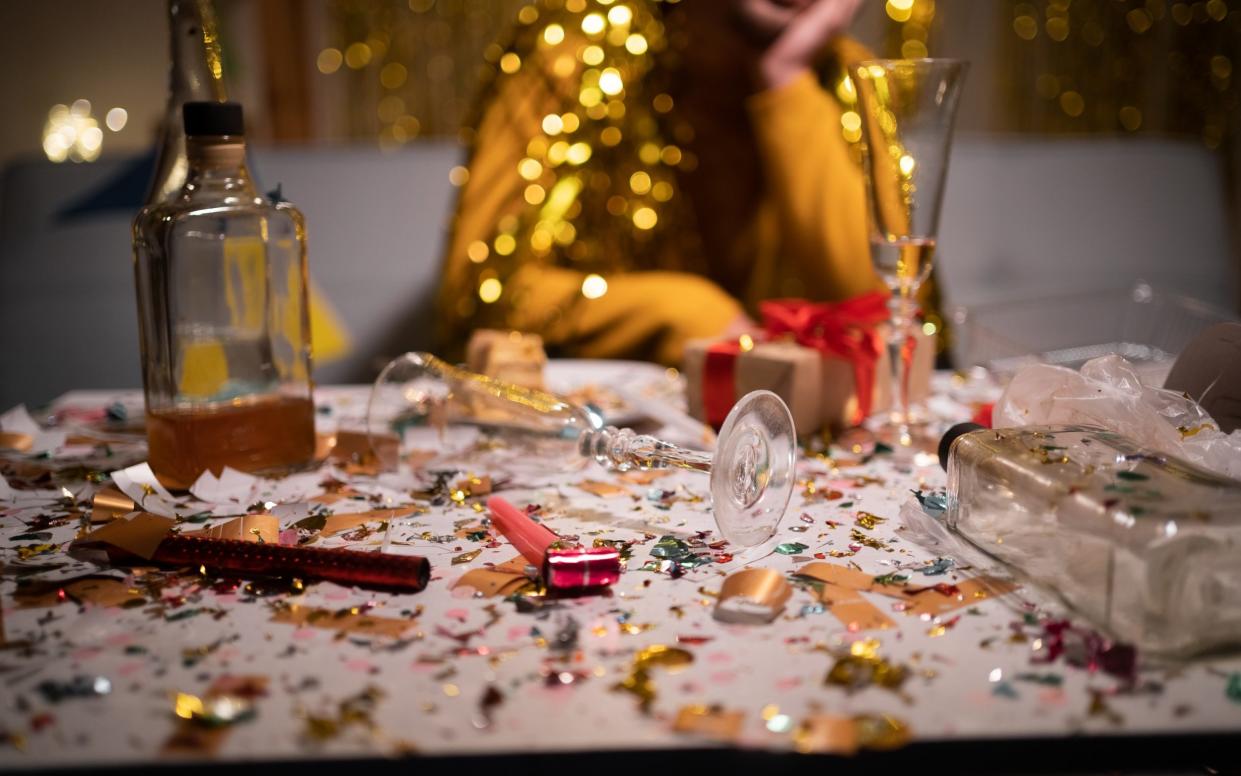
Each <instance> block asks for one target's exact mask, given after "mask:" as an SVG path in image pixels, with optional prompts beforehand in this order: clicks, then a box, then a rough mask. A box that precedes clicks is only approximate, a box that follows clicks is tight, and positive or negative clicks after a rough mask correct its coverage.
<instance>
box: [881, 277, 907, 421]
mask: <svg viewBox="0 0 1241 776" xmlns="http://www.w3.org/2000/svg"><path fill="white" fill-rule="evenodd" d="M912 295H913V292H912V289H907V288H900V289H897V290H896V291H894V292H893V293H892V296H891V298H889V299H888V311H889V313H890V314H891V321H892V327H891V329H890V330H889V331H888V342H887V345H888V361H889V363H890V365H891V368H892V410H891V418H892V424H893V425H894V426H896V435H897V436H896V441H897V442H898V443H900V444H902V445H908V444H909V443H910V442H909V440H910V434H909V362H908V360H907V358H906V355H907V353H908V352H909V351H908V348H909V343H910V338H911V337H912V336H913V299H912Z"/></svg>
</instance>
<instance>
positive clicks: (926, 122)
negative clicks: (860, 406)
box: [853, 59, 968, 451]
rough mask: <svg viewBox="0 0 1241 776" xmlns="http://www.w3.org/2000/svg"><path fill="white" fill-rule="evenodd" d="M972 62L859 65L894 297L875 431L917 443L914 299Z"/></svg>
mask: <svg viewBox="0 0 1241 776" xmlns="http://www.w3.org/2000/svg"><path fill="white" fill-rule="evenodd" d="M967 69H968V63H966V62H964V61H961V60H957V59H875V60H868V61H864V62H860V63H858V64H857V65H855V66H854V72H853V75H854V78H855V79H856V81H857V92H858V110H859V111H860V113H861V116H862V126H863V141H864V142H863V146H864V150H865V154H864V159H865V166H866V184H867V199H868V202H869V206H870V207H869V211H870V231H871V260H872V262H873V263H874V266H875V269H876V271H877V272H878V273H879V276H880V277H881V278H883V281H884V283H886V284H887V286H888V288H889V289H890V290H891V292H892V297H891V299H890V300H889V302H888V309H889V312H890V314H891V324H890V327H889V330H888V336H887V348H888V356H889V358H890V361H891V365H892V397H893V401H892V406H891V407H890V408H889V409H888V410H887V411H886V415H884V416H881V417H880V418H879V419H878V428H877V431H878V434H879V436H880V437H884V438H890V439H891V440H892V441H893V442H895V444H894V447H896V448H897V449H898V451H899V450H900V449H901V448H904V449H905V450H908V449H909V448H910V447H911V446H912V445H913V444H914V440H913V436H912V432H911V424H912V423H913V422H914V420H915V419H916V417H915V416H914V415H913V414H912V413H911V410H910V399H909V365H910V361H911V360H912V357H913V325H914V323H915V321H914V318H915V315H916V307H917V305H916V300H915V295H916V294H917V292H918V289H919V287H920V286H921V285H922V283H923V282H924V281H925V280H926V279H927V277H929V276H930V274H931V266H932V263H933V260H934V256H935V243H936V237H937V234H938V230H939V211H940V206H941V204H942V201H943V194H944V180H945V178H946V176H947V172H948V156H949V151H950V148H951V144H952V128H953V122H954V120H955V118H956V111H957V102H958V99H959V97H960V93H961V86H962V84H963V82H964V80H965V73H966V70H967Z"/></svg>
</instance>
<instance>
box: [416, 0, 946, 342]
mask: <svg viewBox="0 0 1241 776" xmlns="http://www.w3.org/2000/svg"><path fill="white" fill-rule="evenodd" d="M857 7H858V0H729V1H728V2H727V3H716V2H710V1H709V0H685V1H684V2H680V3H670V2H655V1H654V0H641V1H639V0H613V2H610V3H606V4H605V3H603V2H602V1H601V0H600V2H590V3H587V2H586V0H542V2H539V3H537V4H535V5H533V6H529V7H527V8H526V9H523V10H522V12H521V15H520V16H519V22H518V24H517V25H516V27H515V29H514V32H513V33H512V36H511V39H510V41H509V45H508V46H507V47H506V48H505V50H504V51H503V54H502V55H498V56H493V57H492V59H493V61H494V62H495V63H496V67H495V69H494V73H495V77H494V80H492V81H491V82H490V84H489V85H488V86H487V87H486V88H485V89H484V90H483V92H482V95H481V99H480V114H479V119H478V121H477V123H476V125H475V127H474V128H473V129H472V148H471V152H470V156H469V160H468V167H467V169H468V179H467V180H466V181H465V182H464V184H463V185H462V188H461V190H460V196H459V200H458V203H457V210H456V215H455V218H454V221H453V224H452V228H451V234H450V239H449V241H448V249H447V254H446V256H445V258H444V267H443V279H442V285H441V288H440V293H439V297H438V310H437V313H438V314H437V320H438V321H439V324H440V331H439V332H438V335H439V339H440V347H441V349H442V350H443V351H444V352H445V353H446V354H448V355H449V356H451V357H454V358H455V357H459V356H460V354H461V352H462V347H463V344H464V342H465V339H466V338H467V337H468V335H469V332H470V331H471V330H472V329H473V328H476V327H483V326H485V327H492V328H512V329H518V330H522V331H527V332H534V333H537V334H539V335H541V336H542V337H543V339H544V341H545V343H546V344H547V346H548V350H549V352H550V353H552V354H553V355H562V356H570V355H571V356H579V357H593V358H618V357H621V358H641V359H648V360H654V361H659V362H662V363H665V364H677V363H678V362H679V360H680V357H681V352H682V348H683V345H684V343H685V341H686V340H688V339H690V338H701V337H718V336H737V335H739V334H741V333H745V332H747V331H750V330H752V329H753V328H754V323H753V316H754V315H755V314H756V313H757V308H758V304H759V303H760V302H761V301H763V300H765V299H770V298H776V297H804V298H808V299H811V300H830V301H834V300H842V299H846V298H849V297H853V296H856V295H859V294H863V293H866V292H868V291H873V290H880V289H883V288H884V286H883V283H882V282H881V281H880V280H879V279H878V276H877V275H876V274H875V272H874V270H873V268H872V266H871V262H870V254H869V240H868V231H867V230H868V225H867V213H866V208H867V204H866V188H865V180H864V174H863V170H862V166H861V163H860V153H859V149H857V148H856V147H855V144H854V143H853V142H850V140H849V139H846V137H845V134H846V133H845V132H842V115H844V114H845V112H846V111H847V110H848V106H847V105H845V104H842V99H844V98H850V99H851V98H852V97H853V93H852V88H851V87H852V84H851V82H847V80H846V79H845V74H846V72H847V71H846V70H845V68H846V67H847V65H848V64H850V63H852V62H856V61H859V60H862V59H865V58H867V57H868V56H869V52H867V51H866V50H865V49H864V48H863V47H862V46H861V45H859V44H858V43H856V42H854V41H852V40H850V39H848V38H846V37H844V36H843V35H842V33H843V32H844V31H845V30H846V29H847V28H848V26H849V24H850V23H851V21H852V20H853V17H854V14H855V12H856V10H857ZM618 8H619V9H621V10H619V11H618V10H617V9H618ZM531 9H533V10H531ZM592 14H593V16H592ZM634 36H637V38H635V37H634ZM493 53H495V52H493ZM842 81H843V83H842ZM853 117H854V118H856V114H854V116H853ZM848 124H849V121H848V120H846V125H848ZM846 129H847V126H846ZM854 129H855V130H856V125H854ZM858 137H860V132H855V136H854V137H853V138H852V140H854V141H856V139H857V138H858ZM928 285H929V284H928Z"/></svg>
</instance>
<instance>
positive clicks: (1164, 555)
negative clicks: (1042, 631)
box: [940, 424, 1241, 656]
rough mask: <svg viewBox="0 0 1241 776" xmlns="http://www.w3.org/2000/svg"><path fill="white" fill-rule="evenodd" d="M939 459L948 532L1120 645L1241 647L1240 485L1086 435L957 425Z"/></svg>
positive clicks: (1160, 649) (1070, 430) (1186, 651)
mask: <svg viewBox="0 0 1241 776" xmlns="http://www.w3.org/2000/svg"><path fill="white" fill-rule="evenodd" d="M940 454H941V462H942V463H944V465H945V467H946V468H947V471H948V491H949V506H948V511H947V512H946V514H945V520H946V522H947V526H948V528H949V529H951V530H953V531H955V532H956V533H958V534H960V535H961V536H963V537H965V538H966V539H968V540H969V541H970V542H971V543H972V544H974V545H975V546H977V547H978V548H979V549H981V550H983V551H984V552H986V553H988V554H989V555H991V556H993V557H995V558H997V559H999V560H1001V561H1004V562H1005V563H1007V564H1009V565H1010V566H1012V567H1013V568H1014V569H1016V570H1017V571H1018V572H1020V573H1021V574H1023V575H1025V576H1026V577H1028V578H1030V579H1032V580H1033V581H1035V582H1038V583H1040V584H1041V585H1043V586H1045V587H1048V588H1050V589H1052V590H1053V591H1055V592H1056V593H1058V594H1059V595H1060V596H1061V597H1063V598H1064V600H1065V601H1066V602H1068V603H1069V604H1070V605H1071V606H1073V607H1074V608H1076V609H1077V610H1078V611H1079V612H1081V613H1082V614H1083V615H1085V616H1087V617H1089V618H1090V619H1091V620H1093V621H1094V623H1095V624H1096V625H1097V626H1098V627H1100V628H1101V629H1103V630H1105V631H1107V632H1109V634H1110V635H1111V636H1113V637H1114V638H1116V639H1118V640H1121V641H1125V642H1128V643H1131V644H1133V645H1135V646H1137V647H1139V648H1140V649H1143V650H1145V651H1147V652H1151V653H1155V654H1163V655H1168V656H1189V655H1192V654H1197V653H1201V652H1207V651H1210V650H1213V649H1219V648H1223V647H1226V646H1230V645H1236V644H1238V643H1241V482H1238V481H1236V480H1232V479H1228V478H1226V477H1221V476H1219V475H1216V474H1214V473H1212V472H1208V471H1206V470H1204V469H1202V468H1199V467H1197V466H1195V465H1193V464H1191V463H1188V462H1186V461H1183V460H1180V459H1178V458H1175V457H1173V456H1169V455H1164V454H1162V453H1157V452H1154V451H1151V450H1149V449H1143V448H1141V447H1140V446H1138V445H1137V444H1135V443H1134V442H1132V441H1130V440H1129V439H1127V438H1126V437H1123V436H1121V435H1119V434H1115V433H1112V432H1109V431H1107V430H1104V429H1100V428H1091V427H1084V426H1070V427H1063V428H1053V427H1042V426H1030V427H1023V428H1011V429H984V428H981V427H978V426H973V425H972V424H962V425H960V426H956V427H954V428H953V429H951V430H949V432H948V434H946V435H945V438H944V442H943V444H942V445H941V448H940Z"/></svg>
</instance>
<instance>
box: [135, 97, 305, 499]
mask: <svg viewBox="0 0 1241 776" xmlns="http://www.w3.org/2000/svg"><path fill="white" fill-rule="evenodd" d="M183 115H184V119H185V130H186V138H187V139H186V151H187V155H188V158H189V163H190V169H189V174H188V177H187V179H186V182H185V185H184V186H183V187H182V189H181V192H180V193H179V194H178V195H177V196H175V197H173V198H171V199H170V200H169V201H167V202H164V203H160V204H156V205H152V206H149V207H147V208H144V209H143V210H142V212H140V213H139V214H138V217H137V218H136V219H135V221H134V276H135V281H136V283H137V296H138V322H139V334H140V339H141V345H142V376H143V386H144V389H145V397H146V411H147V441H148V444H149V447H150V451H149V460H150V464H151V468H152V469H153V470H154V471H155V473H156V475H158V476H159V478H160V480H161V481H162V482H163V483H165V484H166V485H168V486H169V487H174V488H186V487H189V486H190V485H192V484H193V483H194V481H195V480H196V479H197V478H198V476H199V475H200V474H201V473H202V472H203V471H204V470H211V471H213V472H215V473H217V474H218V473H219V472H220V470H221V469H222V468H223V467H225V466H230V467H232V468H234V469H239V470H241V471H246V472H253V473H278V472H282V471H290V470H293V469H298V468H301V467H304V466H305V465H307V464H309V463H310V462H311V461H312V459H313V457H314V442H315V440H314V403H313V401H312V397H311V381H310V322H309V317H308V316H309V313H308V309H307V303H306V298H307V290H306V286H307V280H306V278H307V275H306V231H305V225H304V221H303V219H302V215H301V213H300V212H298V210H297V209H296V208H294V207H292V206H291V205H290V204H289V203H287V202H277V203H274V204H273V203H271V202H268V201H267V200H266V199H265V198H263V197H261V196H259V194H258V192H257V191H256V190H255V188H254V185H253V183H252V182H251V180H250V176H249V174H248V172H247V170H246V165H245V136H244V128H243V119H242V113H241V106H239V105H237V104H235V103H220V102H190V103H186V104H185V106H184V111H183Z"/></svg>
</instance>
